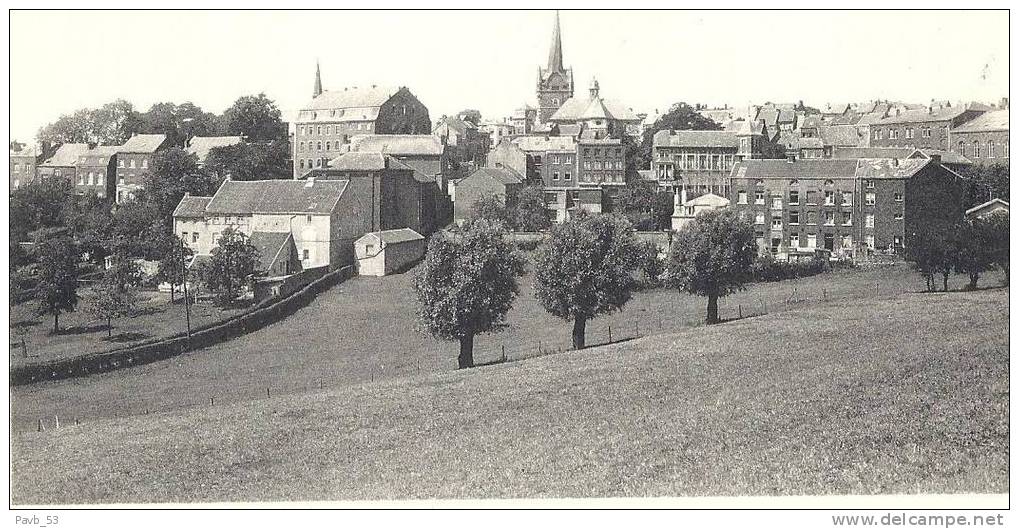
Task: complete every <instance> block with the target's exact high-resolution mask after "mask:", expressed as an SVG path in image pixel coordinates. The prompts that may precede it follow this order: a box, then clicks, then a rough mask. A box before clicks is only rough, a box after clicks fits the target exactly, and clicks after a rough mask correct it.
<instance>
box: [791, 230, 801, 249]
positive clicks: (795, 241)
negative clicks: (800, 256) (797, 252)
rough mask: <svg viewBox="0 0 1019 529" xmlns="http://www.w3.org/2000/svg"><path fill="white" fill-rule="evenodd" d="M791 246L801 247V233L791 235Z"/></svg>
mask: <svg viewBox="0 0 1019 529" xmlns="http://www.w3.org/2000/svg"><path fill="white" fill-rule="evenodd" d="M789 247H790V248H799V247H800V234H799V233H792V234H790V235H789Z"/></svg>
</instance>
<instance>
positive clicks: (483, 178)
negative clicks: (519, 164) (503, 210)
mask: <svg viewBox="0 0 1019 529" xmlns="http://www.w3.org/2000/svg"><path fill="white" fill-rule="evenodd" d="M524 185H525V184H524V175H522V174H520V173H518V172H517V171H515V170H513V169H511V168H509V167H482V168H480V169H477V170H475V171H474V172H473V173H471V174H469V175H467V177H466V178H463V179H462V180H460V181H459V182H457V184H456V200H455V201H454V203H453V220H454V221H455V222H456V223H457V224H462V223H463V221H464V220H466V219H467V218H468V217H469V216H470V214H471V209H472V208H473V207H474V204H475V203H477V202H478V201H479V200H481V199H482V198H485V197H496V198H497V199H498V200H499V201H500V202H502V204H503V205H504V206H506V207H513V205H514V204H515V203H516V198H517V194H518V193H520V190H521V189H523V187H524Z"/></svg>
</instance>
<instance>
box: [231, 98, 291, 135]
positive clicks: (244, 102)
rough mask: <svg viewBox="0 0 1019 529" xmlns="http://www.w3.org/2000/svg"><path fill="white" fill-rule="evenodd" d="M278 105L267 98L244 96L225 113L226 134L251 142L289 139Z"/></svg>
mask: <svg viewBox="0 0 1019 529" xmlns="http://www.w3.org/2000/svg"><path fill="white" fill-rule="evenodd" d="M280 116H281V113H280V110H279V108H277V107H276V103H274V102H273V100H271V99H269V98H268V97H266V96H265V94H258V95H257V96H243V97H241V98H239V99H237V101H234V104H233V105H231V106H230V108H228V109H226V110H225V111H224V112H223V123H224V127H225V128H226V133H227V134H229V135H233V136H244V137H245V139H246V140H247V141H249V142H271V141H273V140H283V139H286V137H287V126H286V124H284V123H283V120H282V119H281V118H280Z"/></svg>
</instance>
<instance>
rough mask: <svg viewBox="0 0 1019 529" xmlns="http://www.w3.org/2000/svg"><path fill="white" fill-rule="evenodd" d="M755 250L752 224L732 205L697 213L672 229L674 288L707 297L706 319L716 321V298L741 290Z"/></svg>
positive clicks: (670, 262) (669, 274)
mask: <svg viewBox="0 0 1019 529" xmlns="http://www.w3.org/2000/svg"><path fill="white" fill-rule="evenodd" d="M756 254H757V244H756V242H755V241H754V227H753V225H752V224H751V223H750V221H748V220H746V219H743V218H741V217H740V215H739V214H738V213H737V212H736V211H735V210H733V209H720V210H713V211H707V212H704V213H701V214H700V215H697V217H696V218H695V219H694V220H693V221H692V222H690V223H688V224H687V225H685V226H683V229H681V230H679V232H678V233H676V236H675V238H674V239H673V241H672V254H671V255H670V256H669V271H668V276H669V281H670V282H671V283H672V285H673V286H674V287H675V288H678V289H680V290H684V291H686V292H689V293H691V294H695V295H698V296H706V297H707V298H708V309H707V320H706V321H707V323H709V324H713V323H718V321H719V319H718V298H720V297H723V296H727V295H729V294H731V293H733V292H737V291H739V290H742V289H743V288H744V287H745V285H746V284H747V283H748V282H749V281H750V279H751V267H752V266H753V263H754V257H755V255H756Z"/></svg>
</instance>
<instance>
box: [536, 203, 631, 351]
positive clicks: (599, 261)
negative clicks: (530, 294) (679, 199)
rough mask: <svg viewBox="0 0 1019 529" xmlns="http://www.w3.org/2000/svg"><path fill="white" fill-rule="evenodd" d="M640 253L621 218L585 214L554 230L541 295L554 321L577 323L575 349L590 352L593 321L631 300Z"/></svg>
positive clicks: (543, 259)
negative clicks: (588, 334) (589, 326)
mask: <svg viewBox="0 0 1019 529" xmlns="http://www.w3.org/2000/svg"><path fill="white" fill-rule="evenodd" d="M640 251H641V248H640V244H639V243H638V241H637V239H636V237H634V234H633V227H632V226H631V225H630V222H629V221H627V220H626V218H625V217H622V216H620V215H614V214H606V215H582V216H580V217H579V218H574V219H571V220H569V221H567V222H565V223H563V224H561V225H560V226H558V227H556V228H555V229H554V230H553V231H552V236H551V238H550V239H549V240H548V241H547V242H546V244H545V245H544V246H543V247H542V249H541V251H540V253H539V254H538V257H537V260H536V262H535V277H534V285H535V295H536V296H537V298H538V301H539V302H540V303H541V306H542V307H544V308H545V310H547V311H548V312H549V313H551V314H552V315H553V316H557V317H559V318H562V319H564V320H567V321H573V347H574V348H575V349H583V348H584V341H585V334H586V330H587V321H588V320H590V319H591V318H594V317H596V316H598V315H599V314H607V313H610V312H613V311H616V310H619V309H621V308H622V307H623V305H625V304H626V302H627V301H629V300H630V296H631V294H632V292H633V288H634V286H635V280H634V278H633V275H634V274H633V273H634V271H635V269H636V268H637V263H638V259H639V255H640Z"/></svg>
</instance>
